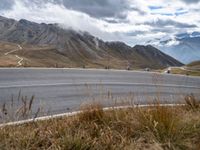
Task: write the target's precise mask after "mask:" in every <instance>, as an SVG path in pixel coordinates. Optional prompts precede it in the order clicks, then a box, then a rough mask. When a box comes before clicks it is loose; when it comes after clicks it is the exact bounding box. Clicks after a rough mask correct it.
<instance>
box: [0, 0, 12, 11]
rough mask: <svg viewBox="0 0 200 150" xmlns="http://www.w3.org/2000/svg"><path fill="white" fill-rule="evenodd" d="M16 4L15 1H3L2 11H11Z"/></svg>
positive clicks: (1, 4)
mask: <svg viewBox="0 0 200 150" xmlns="http://www.w3.org/2000/svg"><path fill="white" fill-rule="evenodd" d="M13 4H14V0H1V2H0V10H6V9H11V7H12V6H13Z"/></svg>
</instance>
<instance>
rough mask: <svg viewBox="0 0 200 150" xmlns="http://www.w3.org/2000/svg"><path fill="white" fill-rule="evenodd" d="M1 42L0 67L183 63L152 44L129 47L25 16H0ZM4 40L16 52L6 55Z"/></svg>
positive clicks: (116, 65)
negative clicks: (16, 18)
mask: <svg viewBox="0 0 200 150" xmlns="http://www.w3.org/2000/svg"><path fill="white" fill-rule="evenodd" d="M0 41H2V42H1V43H0V57H1V66H2V67H3V66H8V64H9V65H10V66H15V65H16V61H17V63H18V62H19V61H20V59H21V60H22V59H23V60H22V61H21V62H22V65H19V63H18V66H27V67H30V66H31V67H38V66H39V67H96V68H105V67H107V66H109V67H111V68H119V69H124V68H127V67H128V66H129V67H131V68H146V67H151V68H155V69H157V68H165V67H167V66H181V65H182V64H181V63H180V62H178V61H176V60H175V59H173V58H171V57H170V56H168V55H165V54H164V53H162V52H161V51H159V50H157V49H156V50H155V48H153V47H152V46H146V47H134V48H132V47H130V46H128V45H126V44H125V43H122V42H104V41H102V40H100V39H98V38H96V37H94V36H92V35H90V34H89V33H86V32H78V31H74V30H72V29H64V28H61V27H60V26H59V25H58V24H45V23H42V24H38V23H34V22H30V21H27V20H24V19H22V20H20V21H16V20H13V19H8V18H4V17H0ZM5 42H6V45H7V47H9V45H12V46H13V45H15V47H14V48H13V49H14V50H15V51H14V52H11V53H9V54H8V55H5V53H6V52H9V49H8V50H5V49H4V48H3V47H4V46H5ZM18 44H19V45H18ZM19 46H20V47H21V48H20V49H19ZM13 49H12V50H13ZM16 49H18V50H16ZM12 50H11V51H12ZM16 55H17V56H16ZM5 61H7V63H5Z"/></svg>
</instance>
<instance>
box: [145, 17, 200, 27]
mask: <svg viewBox="0 0 200 150" xmlns="http://www.w3.org/2000/svg"><path fill="white" fill-rule="evenodd" d="M144 24H146V25H151V26H154V27H159V28H164V27H169V26H171V27H172V28H181V29H182V28H196V27H197V26H196V25H195V24H189V23H181V22H178V21H174V20H170V19H167V20H161V19H158V20H154V21H153V22H145V23H144Z"/></svg>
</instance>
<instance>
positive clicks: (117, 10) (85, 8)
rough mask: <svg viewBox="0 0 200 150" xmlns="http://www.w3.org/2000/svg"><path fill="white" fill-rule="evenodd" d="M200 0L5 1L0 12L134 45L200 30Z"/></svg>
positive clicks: (2, 2)
mask: <svg viewBox="0 0 200 150" xmlns="http://www.w3.org/2000/svg"><path fill="white" fill-rule="evenodd" d="M198 1H199V0H192V1H189V0H179V1H176V2H174V1H173V0H157V1H152V3H148V1H147V0H1V3H0V15H3V16H5V17H8V18H14V19H17V20H20V19H27V20H30V21H34V22H37V23H43V22H44V23H58V24H60V25H61V26H62V27H63V28H72V29H74V30H77V31H79V30H81V31H87V32H89V33H91V34H93V35H94V36H97V37H99V38H102V39H104V40H109V41H110V40H120V41H124V42H126V43H128V44H131V45H134V44H138V43H139V44H141V42H144V41H145V40H150V39H151V40H152V38H160V37H162V36H165V35H169V34H177V33H179V32H183V31H184V32H187V31H194V30H198V29H199V28H200V20H199V11H200V9H199V7H200V4H199V3H198V4H195V3H197V2H198ZM187 3H191V5H187ZM193 4H195V5H193ZM153 8H159V9H153ZM190 9H191V10H192V11H190ZM183 12H187V13H183ZM162 13H170V14H171V15H170V16H166V15H165V16H164V15H162ZM177 13H179V15H176V14H177Z"/></svg>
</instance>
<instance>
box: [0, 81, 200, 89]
mask: <svg viewBox="0 0 200 150" xmlns="http://www.w3.org/2000/svg"><path fill="white" fill-rule="evenodd" d="M81 85H127V86H128V85H131V86H159V87H178V88H195V89H200V87H198V86H185V85H176V84H151V83H149V84H148V83H128V82H105V83H97V82H82V83H55V84H32V85H12V86H7V85H5V86H0V89H3V88H22V87H46V86H81Z"/></svg>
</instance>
